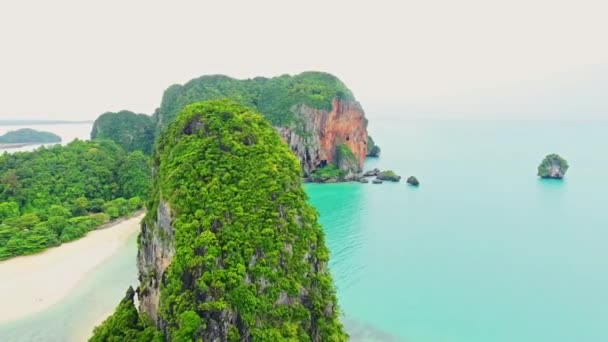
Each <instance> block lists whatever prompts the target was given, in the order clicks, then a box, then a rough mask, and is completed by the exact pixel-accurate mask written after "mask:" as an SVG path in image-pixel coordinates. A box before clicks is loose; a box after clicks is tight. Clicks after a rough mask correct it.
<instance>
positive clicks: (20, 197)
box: [0, 140, 150, 259]
mask: <svg viewBox="0 0 608 342" xmlns="http://www.w3.org/2000/svg"><path fill="white" fill-rule="evenodd" d="M130 159H138V157H137V156H134V157H131V156H129V157H128V158H127V157H126V155H125V152H124V151H123V150H122V149H121V148H120V147H119V146H118V145H116V144H115V143H113V142H111V141H104V140H100V141H93V142H84V141H78V140H75V141H73V142H71V143H70V144H68V145H66V146H59V145H55V146H53V147H48V148H45V147H41V148H39V149H37V150H36V151H33V152H17V153H13V154H8V153H5V154H3V155H2V156H0V259H4V258H8V257H11V256H15V255H22V254H31V253H36V252H39V251H41V250H43V249H45V248H47V247H51V246H56V245H59V244H60V243H62V242H67V241H71V240H74V239H77V238H80V237H82V236H84V235H85V234H86V233H87V232H88V231H90V230H92V229H94V228H96V227H97V226H99V225H101V224H103V223H105V222H107V221H108V220H109V219H114V218H118V217H120V216H125V215H128V214H130V213H132V212H133V211H135V210H138V209H139V208H141V206H142V202H143V201H142V200H141V199H140V197H138V196H141V195H142V194H143V192H142V191H136V190H135V189H136V188H138V187H140V186H141V187H145V189H147V188H148V183H149V170H150V169H149V166H148V167H147V171H146V169H145V167H146V166H142V165H139V166H138V167H142V168H144V169H142V170H138V172H140V173H139V174H138V177H143V178H140V179H137V180H133V179H132V178H133V177H132V176H131V171H127V170H126V169H125V168H124V165H127V164H128V163H129V160H130ZM119 170H121V171H119ZM127 189H130V190H128V192H127ZM145 189H144V191H145ZM123 197H128V198H130V199H129V200H127V199H125V198H123Z"/></svg>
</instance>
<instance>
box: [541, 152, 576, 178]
mask: <svg viewBox="0 0 608 342" xmlns="http://www.w3.org/2000/svg"><path fill="white" fill-rule="evenodd" d="M569 167H570V166H569V165H568V162H567V161H566V159H564V158H562V157H560V156H559V155H557V154H550V155H548V156H546V157H545V159H543V161H542V162H541V163H540V165H539V166H538V176H539V177H541V178H552V179H562V178H564V176H565V175H566V172H567V171H568V168H569Z"/></svg>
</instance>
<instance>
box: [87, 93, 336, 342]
mask: <svg viewBox="0 0 608 342" xmlns="http://www.w3.org/2000/svg"><path fill="white" fill-rule="evenodd" d="M154 169H155V170H156V171H155V174H156V177H154V179H153V186H152V192H151V195H150V200H149V202H148V203H147V216H146V218H145V219H144V229H143V230H142V232H143V233H142V236H141V237H140V250H139V253H140V255H141V254H142V253H146V249H147V248H152V247H154V246H155V245H154V244H155V243H158V242H155V241H156V238H154V236H158V237H160V238H161V239H168V238H169V237H168V236H167V235H166V234H163V232H161V231H158V232H157V231H156V230H160V229H161V228H159V225H160V224H159V223H157V221H158V220H166V218H159V217H157V213H158V210H157V208H158V206H159V203H160V201H163V202H165V203H168V205H169V206H170V208H171V212H172V213H174V215H176V216H175V217H173V220H172V226H173V228H174V234H175V236H174V240H173V241H168V242H165V243H167V244H173V245H174V249H175V255H174V256H173V259H172V262H171V264H170V266H169V267H168V268H167V269H166V271H165V272H164V274H163V275H162V282H161V283H160V284H159V283H158V282H156V281H155V280H154V279H156V278H155V277H156V276H157V274H156V271H155V269H154V262H155V261H154V260H152V261H149V262H150V263H151V264H150V265H140V279H141V285H140V289H139V292H140V297H141V296H143V297H144V298H145V297H146V296H147V295H148V291H149V288H150V287H159V288H160V303H159V308H158V322H159V324H160V325H161V326H162V327H163V331H162V333H161V332H160V331H157V332H153V331H152V330H151V328H150V325H149V323H146V322H149V320H148V319H146V318H142V317H145V313H144V312H142V317H138V315H136V310H135V308H134V306H133V299H132V297H133V295H132V293H129V292H128V293H127V297H126V298H125V300H123V301H122V302H121V304H120V305H119V307H118V308H117V310H116V312H115V313H114V315H113V316H111V317H110V318H108V319H107V320H106V321H105V322H104V323H103V324H102V325H101V326H100V327H97V328H96V329H95V336H94V337H93V338H92V341H145V340H146V339H147V340H151V339H152V338H153V337H154V338H156V339H158V340H166V339H169V340H173V341H200V340H205V341H207V340H208V341H215V340H217V341H242V340H253V341H315V342H316V341H344V340H345V339H346V334H345V333H344V330H343V328H342V325H341V323H340V322H339V320H338V309H337V303H336V302H337V300H336V296H335V290H334V287H333V282H332V279H331V276H330V274H329V272H328V270H327V262H328V258H329V252H328V249H327V247H326V246H325V242H324V235H323V232H322V230H321V227H320V226H319V224H318V222H317V213H316V211H315V210H314V209H313V208H312V207H311V206H310V205H309V204H308V203H307V196H306V193H305V192H304V189H303V188H302V184H301V171H300V166H299V162H298V160H297V159H296V158H295V156H294V155H293V154H292V153H291V151H290V150H289V148H288V147H287V146H286V145H285V144H283V143H282V142H281V140H280V137H279V136H278V135H277V133H276V132H275V131H274V129H273V128H272V126H271V125H270V124H269V122H268V121H266V120H264V119H263V118H262V116H260V115H259V114H257V113H256V112H254V111H253V110H252V109H250V108H248V107H244V106H242V105H240V104H237V103H235V102H233V101H228V100H221V101H206V102H201V103H197V104H194V105H191V106H188V107H186V108H185V109H184V110H183V112H182V113H181V114H180V115H179V116H178V117H177V119H176V120H175V121H174V122H173V123H172V124H171V125H170V126H169V127H168V129H166V130H164V131H163V133H162V135H161V138H160V140H159V143H158V146H157V149H156V152H155V156H154ZM150 246H151V247H150ZM152 249H153V248H152ZM146 258H152V259H154V255H150V256H149V257H145V258H144V259H146ZM140 260H141V259H140ZM220 326H221V328H214V327H220Z"/></svg>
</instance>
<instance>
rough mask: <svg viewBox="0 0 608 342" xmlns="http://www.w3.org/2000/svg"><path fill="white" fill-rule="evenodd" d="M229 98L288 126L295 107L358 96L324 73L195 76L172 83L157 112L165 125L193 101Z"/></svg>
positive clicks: (319, 105) (323, 106)
mask: <svg viewBox="0 0 608 342" xmlns="http://www.w3.org/2000/svg"><path fill="white" fill-rule="evenodd" d="M222 98H228V99H231V100H233V101H236V102H238V103H240V104H242V105H245V106H248V107H252V108H255V109H257V110H258V111H259V112H260V113H262V114H263V115H264V117H265V118H266V119H267V120H268V121H270V123H271V124H272V125H274V126H287V125H289V124H290V123H292V122H293V121H294V113H293V111H292V107H294V106H297V105H302V104H303V105H306V106H308V107H311V108H315V109H325V110H330V109H331V106H332V100H333V99H334V98H339V99H348V100H352V99H354V97H353V94H352V93H351V92H350V90H349V89H348V88H347V87H346V86H345V85H344V83H342V82H341V81H340V80H339V79H338V78H336V77H335V76H333V75H330V74H327V73H323V72H312V71H310V72H304V73H301V74H298V75H295V76H290V75H283V76H278V77H273V78H265V77H256V78H253V79H246V80H238V79H234V78H231V77H228V76H224V75H209V76H202V77H200V78H196V79H193V80H191V81H189V82H188V83H186V84H184V85H172V86H171V87H169V88H168V89H167V90H166V91H165V93H164V95H163V99H162V103H161V106H160V108H159V110H158V111H157V113H156V114H155V117H156V120H157V122H158V123H159V125H160V126H161V127H165V126H167V125H168V124H169V123H170V122H172V121H173V119H174V118H175V116H176V115H177V113H179V112H180V111H181V110H182V109H183V108H184V107H186V106H187V105H189V104H192V103H195V102H199V101H204V100H213V99H222Z"/></svg>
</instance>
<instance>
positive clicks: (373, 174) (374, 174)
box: [363, 169, 380, 177]
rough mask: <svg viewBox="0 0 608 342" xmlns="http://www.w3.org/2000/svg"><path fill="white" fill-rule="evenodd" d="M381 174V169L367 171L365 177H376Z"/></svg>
mask: <svg viewBox="0 0 608 342" xmlns="http://www.w3.org/2000/svg"><path fill="white" fill-rule="evenodd" d="M379 173H380V169H373V170H368V171H365V173H364V174H363V177H375V176H377V175H378V174H379Z"/></svg>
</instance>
